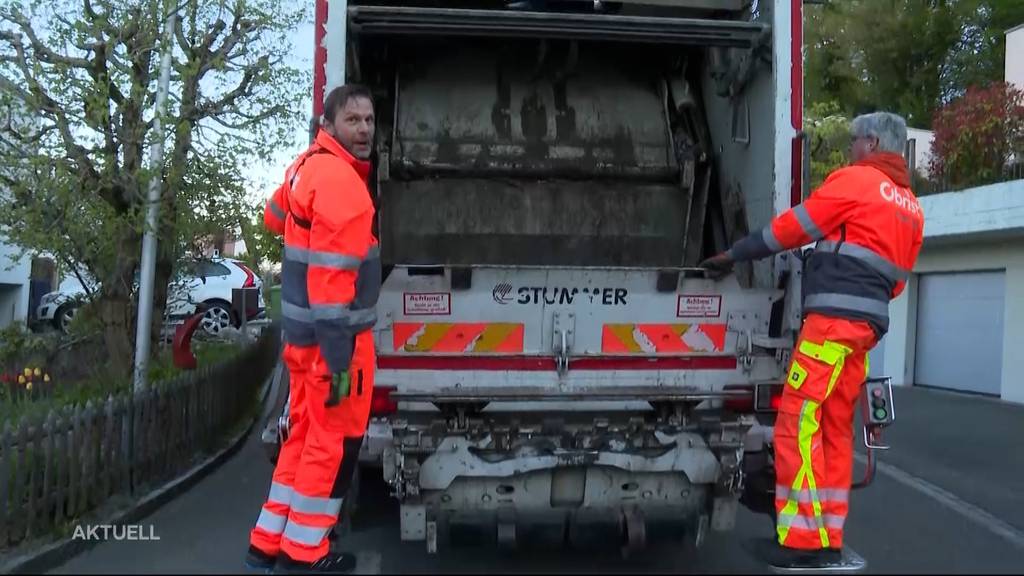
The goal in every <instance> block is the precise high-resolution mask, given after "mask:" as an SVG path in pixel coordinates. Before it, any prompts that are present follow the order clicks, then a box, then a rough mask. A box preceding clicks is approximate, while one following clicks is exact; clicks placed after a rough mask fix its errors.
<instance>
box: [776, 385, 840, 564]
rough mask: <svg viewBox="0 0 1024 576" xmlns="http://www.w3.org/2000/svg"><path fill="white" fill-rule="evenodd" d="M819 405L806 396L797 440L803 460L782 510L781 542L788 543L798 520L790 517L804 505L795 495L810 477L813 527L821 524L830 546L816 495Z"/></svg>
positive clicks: (823, 537) (825, 542) (824, 540)
mask: <svg viewBox="0 0 1024 576" xmlns="http://www.w3.org/2000/svg"><path fill="white" fill-rule="evenodd" d="M818 408H819V405H818V403H816V402H813V401H811V400H804V402H803V405H802V406H801V407H800V420H799V422H800V424H799V433H798V438H797V442H798V444H799V447H800V461H801V463H800V470H799V471H798V472H797V475H796V479H795V480H793V486H792V493H791V494H790V495H789V498H788V499H787V501H786V506H785V507H784V508H783V509H782V511H781V512H780V513H779V520H778V525H777V528H776V530H777V532H778V535H779V542H780V543H782V544H785V543H786V537H787V536H789V529H790V527H792V526H793V525H794V521H793V520H789V518H796V517H798V513H799V510H800V505H799V503H798V501H797V499H796V498H795V497H794V496H795V495H796V494H797V493H799V491H800V490H801V488H802V487H803V483H804V480H805V479H806V480H807V486H808V488H810V495H811V505H812V507H813V508H814V520H815V524H814V525H812V526H811V527H810V528H809V529H814V528H815V527H817V529H818V534H819V536H820V537H821V547H822V548H828V532H827V531H826V530H825V520H824V519H823V518H822V514H821V501H820V500H819V499H818V498H817V497H816V494H817V489H818V485H817V482H816V481H815V479H814V469H813V467H812V465H811V440H812V439H813V438H814V434H815V433H817V432H818V429H819V423H818V419H817V413H818ZM798 527H799V526H798Z"/></svg>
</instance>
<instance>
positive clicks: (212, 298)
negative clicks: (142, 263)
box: [35, 258, 266, 336]
mask: <svg viewBox="0 0 1024 576" xmlns="http://www.w3.org/2000/svg"><path fill="white" fill-rule="evenodd" d="M84 280H85V282H87V283H90V288H91V287H92V286H98V284H94V283H92V279H91V278H84ZM250 287H254V288H257V289H259V299H258V303H257V308H256V310H254V311H252V312H250V314H249V318H248V320H255V319H258V318H261V317H263V316H264V315H265V313H266V303H265V301H264V299H263V281H262V280H260V278H259V277H257V276H256V274H254V273H253V271H252V270H250V269H249V267H248V266H246V265H245V264H244V263H242V262H240V261H238V260H233V259H230V258H206V259H202V260H194V261H188V262H183V263H181V264H179V266H178V271H177V273H176V274H175V278H174V279H173V280H172V281H171V283H170V285H169V286H168V294H167V311H166V316H167V321H168V322H169V323H176V322H178V321H180V320H182V319H184V318H186V317H188V316H191V315H192V314H195V313H196V311H198V310H202V311H203V319H202V322H201V324H200V327H201V328H202V330H203V331H204V332H206V333H207V334H210V335H214V336H215V335H217V334H219V333H220V332H221V331H222V330H224V329H226V328H228V327H229V326H232V325H237V323H238V321H237V319H236V318H234V314H233V312H232V311H231V290H232V289H234V288H250ZM89 292H93V293H95V292H96V290H95V289H91V290H86V289H85V287H84V286H83V285H82V282H80V281H79V280H78V278H77V277H70V278H66V279H65V280H64V281H63V282H62V283H61V284H60V286H59V287H58V288H57V290H55V291H53V292H50V293H48V294H45V295H44V296H43V297H42V299H41V301H40V304H39V307H38V308H36V315H35V316H36V321H37V322H38V323H40V324H49V325H52V326H53V327H54V328H57V329H58V330H61V331H65V332H66V331H67V328H68V324H69V323H70V322H71V320H72V319H73V318H74V317H75V311H76V310H77V309H78V307H79V306H80V305H81V304H82V303H83V302H84V301H85V300H87V299H88V294H89Z"/></svg>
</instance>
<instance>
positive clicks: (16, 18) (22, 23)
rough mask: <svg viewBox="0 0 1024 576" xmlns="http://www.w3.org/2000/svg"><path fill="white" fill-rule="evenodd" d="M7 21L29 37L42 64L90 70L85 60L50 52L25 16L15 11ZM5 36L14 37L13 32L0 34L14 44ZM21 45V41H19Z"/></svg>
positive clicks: (33, 50)
mask: <svg viewBox="0 0 1024 576" xmlns="http://www.w3.org/2000/svg"><path fill="white" fill-rule="evenodd" d="M7 19H9V20H10V21H11V22H13V23H15V24H17V25H18V27H19V28H21V30H22V32H24V34H25V35H26V36H28V39H29V42H31V43H32V52H33V56H34V57H35V58H36V59H37V60H39V61H40V62H46V63H47V64H60V65H63V66H69V67H71V68H88V67H89V65H90V62H89V61H88V60H86V59H85V58H72V57H70V56H62V55H60V54H58V53H56V52H54V51H53V50H50V48H49V47H48V46H46V44H43V43H42V42H40V41H39V37H38V36H37V35H36V31H35V30H34V29H33V28H32V23H31V22H29V21H28V18H26V17H25V15H24V14H22V13H21V12H19V11H17V10H15V11H12V12H11V13H9V14H8V15H7ZM5 36H14V34H13V33H11V32H0V38H2V39H4V40H7V41H8V42H11V43H12V44H13V43H14V39H13V38H8V37H5ZM19 43H20V41H19Z"/></svg>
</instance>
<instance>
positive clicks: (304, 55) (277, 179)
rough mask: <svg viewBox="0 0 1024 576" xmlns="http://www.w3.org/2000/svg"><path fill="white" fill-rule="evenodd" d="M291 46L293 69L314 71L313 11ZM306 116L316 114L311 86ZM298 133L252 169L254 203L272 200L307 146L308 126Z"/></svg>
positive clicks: (304, 103) (304, 109)
mask: <svg viewBox="0 0 1024 576" xmlns="http://www.w3.org/2000/svg"><path fill="white" fill-rule="evenodd" d="M310 4H312V2H310ZM291 43H292V45H291V65H292V66H295V67H296V68H298V69H300V70H312V68H313V44H314V40H313V21H312V10H310V18H309V21H308V22H306V23H304V24H303V25H302V26H300V27H299V28H297V29H296V30H295V32H294V33H293V34H292V40H291ZM303 112H304V114H305V115H306V116H307V117H308V116H309V115H310V114H312V112H313V87H312V86H310V87H309V92H308V93H307V94H306V98H305V100H304V101H303ZM295 132H296V134H295V144H294V145H293V146H292V147H291V148H287V149H282V150H277V151H275V152H274V153H272V154H271V155H269V156H268V157H267V159H266V160H264V161H261V162H257V163H256V165H254V166H252V171H251V172H250V173H249V174H248V175H247V176H248V178H249V180H250V184H251V188H250V190H249V196H250V198H251V199H252V200H259V199H266V198H270V196H271V194H273V193H274V189H275V188H277V186H278V185H279V184H280V183H281V181H282V180H283V179H284V171H285V169H287V168H288V165H289V164H291V162H292V160H294V159H295V157H296V156H298V155H299V153H300V152H302V151H303V150H304V149H305V148H306V146H307V145H308V138H309V134H308V132H307V131H306V126H305V125H302V126H296V127H295Z"/></svg>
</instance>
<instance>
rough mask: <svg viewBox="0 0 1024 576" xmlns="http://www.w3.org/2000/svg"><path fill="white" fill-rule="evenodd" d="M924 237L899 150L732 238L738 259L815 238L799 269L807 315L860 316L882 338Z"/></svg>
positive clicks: (836, 175) (842, 173) (850, 170)
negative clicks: (735, 239)
mask: <svg viewBox="0 0 1024 576" xmlns="http://www.w3.org/2000/svg"><path fill="white" fill-rule="evenodd" d="M923 236H924V212H923V211H922V210H921V205H920V204H919V203H918V201H917V198H916V197H915V196H914V194H913V192H911V190H910V176H909V174H908V172H907V168H906V162H905V161H904V160H903V157H902V156H900V155H899V154H892V153H881V154H874V155H872V156H870V157H868V158H867V159H865V160H863V161H861V162H859V163H857V164H855V165H853V166H848V167H846V168H841V169H839V170H836V171H835V172H833V173H832V174H830V175H829V177H828V178H827V179H826V180H825V183H824V184H822V186H821V187H820V188H818V189H817V190H815V191H814V193H813V194H812V195H811V197H810V198H808V199H807V200H806V201H805V202H803V203H802V204H800V205H798V206H796V207H795V208H793V209H791V210H788V211H786V212H785V213H784V214H782V215H780V216H778V217H777V218H775V219H774V220H772V222H771V225H769V226H767V227H765V228H764V229H763V230H761V231H760V232H757V233H754V234H751V235H750V236H748V237H746V238H744V239H743V240H741V241H739V242H737V243H736V245H735V246H733V248H732V249H731V250H730V251H729V253H730V254H731V256H732V257H733V259H735V260H737V261H742V260H754V259H758V258H763V257H765V256H768V255H770V254H774V253H778V252H782V251H784V250H791V249H793V248H797V247H799V246H803V245H805V244H808V243H810V242H813V241H817V246H816V247H815V250H814V252H813V253H812V254H811V256H810V257H809V258H808V259H807V261H806V263H805V267H804V306H803V311H804V313H805V314H807V313H810V312H819V313H821V314H825V315H828V316H833V317H839V318H848V319H853V320H866V321H867V322H869V323H870V324H871V325H872V327H873V328H874V329H875V332H876V333H877V334H878V337H879V338H881V337H882V336H883V335H884V334H885V333H886V332H887V331H888V329H889V301H890V300H891V299H892V298H895V297H897V296H899V295H900V293H901V292H903V289H904V287H905V286H906V281H907V278H909V276H910V272H911V270H913V268H914V263H915V262H916V261H917V256H918V253H919V252H920V250H921V243H922V240H923Z"/></svg>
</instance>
